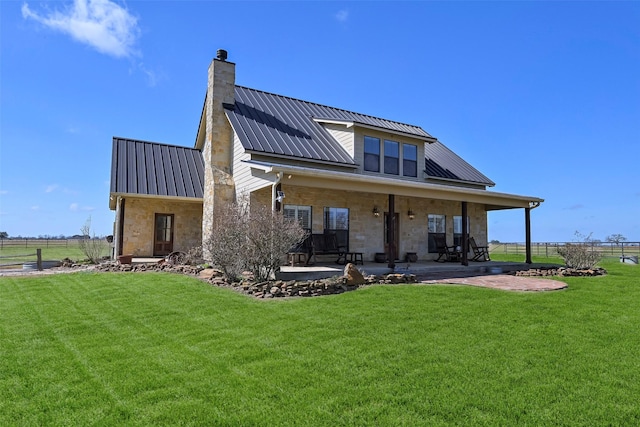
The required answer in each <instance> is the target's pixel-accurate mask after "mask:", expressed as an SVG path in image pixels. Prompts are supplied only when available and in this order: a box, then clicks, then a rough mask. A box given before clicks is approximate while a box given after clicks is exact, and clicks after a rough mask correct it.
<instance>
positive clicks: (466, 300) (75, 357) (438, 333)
mask: <svg viewBox="0 0 640 427" xmlns="http://www.w3.org/2000/svg"><path fill="white" fill-rule="evenodd" d="M604 266H605V268H607V269H608V270H609V271H610V274H609V275H608V276H606V277H595V278H566V279H563V280H564V281H566V282H567V283H568V284H569V289H568V290H566V291H558V292H548V293H515V292H504V291H497V290H491V289H483V288H477V287H466V286H453V285H449V286H416V285H402V286H400V285H395V286H371V287H368V288H364V289H361V290H358V291H355V292H348V293H345V294H341V295H335V296H328V297H321V298H309V299H303V298H299V299H290V300H269V301H258V300H254V299H251V298H248V297H245V296H242V295H240V294H237V293H235V292H233V291H230V290H227V289H221V288H216V287H212V286H209V285H207V284H205V283H203V282H200V281H198V280H196V279H191V278H188V277H183V276H177V275H163V274H155V273H153V274H152V273H149V274H127V273H120V274H94V273H74V274H70V275H49V276H41V277H31V278H18V277H2V278H0V315H1V319H2V320H1V321H0V425H3V426H5V425H25V426H32V425H56V426H57V425H88V424H97V425H123V424H124V425H178V424H183V425H239V426H247V425H265V426H267V425H269V426H271V425H326V426H339V425H391V426H397V425H406V426H414V425H429V426H434V425H435V426H437V425H474V426H475V425H486V426H496V425H505V426H507V425H508V426H512V425H567V426H576V425H620V426H629V425H638V424H640V405H638V402H640V338H639V336H638V331H640V280H639V279H640V268H639V267H638V266H631V265H624V264H620V263H617V262H608V263H606V264H605V265H604Z"/></svg>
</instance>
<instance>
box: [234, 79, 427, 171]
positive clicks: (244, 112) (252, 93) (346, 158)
mask: <svg viewBox="0 0 640 427" xmlns="http://www.w3.org/2000/svg"><path fill="white" fill-rule="evenodd" d="M235 98H236V99H235V101H236V102H235V105H234V106H233V108H232V106H227V110H226V112H227V117H228V118H229V121H230V122H231V124H232V126H233V128H234V129H235V131H236V133H237V134H238V137H239V138H240V141H241V142H242V145H243V146H244V148H245V149H246V150H249V151H257V152H263V153H268V154H278V155H284V156H291V157H297V158H303V159H309V160H319V161H325V162H331V163H338V164H344V165H354V164H355V163H354V161H353V158H352V157H351V156H350V155H349V153H347V152H346V150H345V149H344V148H343V147H342V146H341V145H340V144H339V143H338V142H337V141H336V140H335V139H334V138H333V137H332V136H331V135H330V134H329V133H328V132H327V131H326V130H325V129H324V127H323V126H322V125H320V124H319V123H317V122H316V121H315V120H314V119H325V120H340V121H348V122H354V123H361V124H364V125H369V126H375V127H379V128H382V129H388V130H391V131H395V132H401V133H405V134H407V135H411V136H417V137H420V138H431V135H429V134H428V133H427V132H425V131H424V130H423V129H422V128H420V127H418V126H412V125H407V124H403V123H399V122H394V121H391V120H385V119H380V118H377V117H372V116H367V115H364V114H359V113H354V112H351V111H347V110H341V109H338V108H334V107H328V106H325V105H320V104H315V103H312V102H308V101H302V100H299V99H295V98H289V97H286V96H282V95H276V94H273V93H268V92H263V91H259V90H256V89H250V88H246V87H243V86H236V88H235Z"/></svg>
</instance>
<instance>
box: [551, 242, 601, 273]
mask: <svg viewBox="0 0 640 427" xmlns="http://www.w3.org/2000/svg"><path fill="white" fill-rule="evenodd" d="M558 253H559V254H560V256H561V257H562V258H563V259H564V262H565V264H566V265H567V267H570V268H577V269H580V270H585V269H591V268H593V267H595V265H596V264H597V263H598V262H600V260H601V259H602V254H601V253H600V251H598V250H597V249H595V248H594V246H593V245H591V244H590V243H589V242H580V243H567V244H565V245H564V246H559V247H558Z"/></svg>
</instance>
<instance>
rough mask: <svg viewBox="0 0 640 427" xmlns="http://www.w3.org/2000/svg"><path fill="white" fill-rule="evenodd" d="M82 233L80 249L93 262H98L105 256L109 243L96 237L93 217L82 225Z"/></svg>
mask: <svg viewBox="0 0 640 427" xmlns="http://www.w3.org/2000/svg"><path fill="white" fill-rule="evenodd" d="M80 232H81V233H82V239H80V241H79V244H80V249H81V250H82V253H84V254H85V256H86V257H87V259H88V260H89V261H90V262H92V263H93V264H98V263H99V262H100V260H101V259H102V257H103V256H105V255H106V254H107V252H108V249H109V244H108V243H107V241H106V240H105V239H102V238H99V237H96V235H95V233H92V231H91V217H89V219H87V222H85V223H84V225H83V226H82V227H80Z"/></svg>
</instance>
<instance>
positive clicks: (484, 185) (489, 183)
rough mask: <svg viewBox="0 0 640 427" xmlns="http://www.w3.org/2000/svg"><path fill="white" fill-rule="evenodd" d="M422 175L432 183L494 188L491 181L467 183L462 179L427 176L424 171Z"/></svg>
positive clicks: (493, 183)
mask: <svg viewBox="0 0 640 427" xmlns="http://www.w3.org/2000/svg"><path fill="white" fill-rule="evenodd" d="M424 173H425V179H428V180H433V181H443V182H451V183H457V184H473V185H478V186H483V187H495V185H496V183H495V182H493V181H487V182H478V181H467V180H464V179H453V178H443V177H440V176H434V175H428V174H427V171H424Z"/></svg>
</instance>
